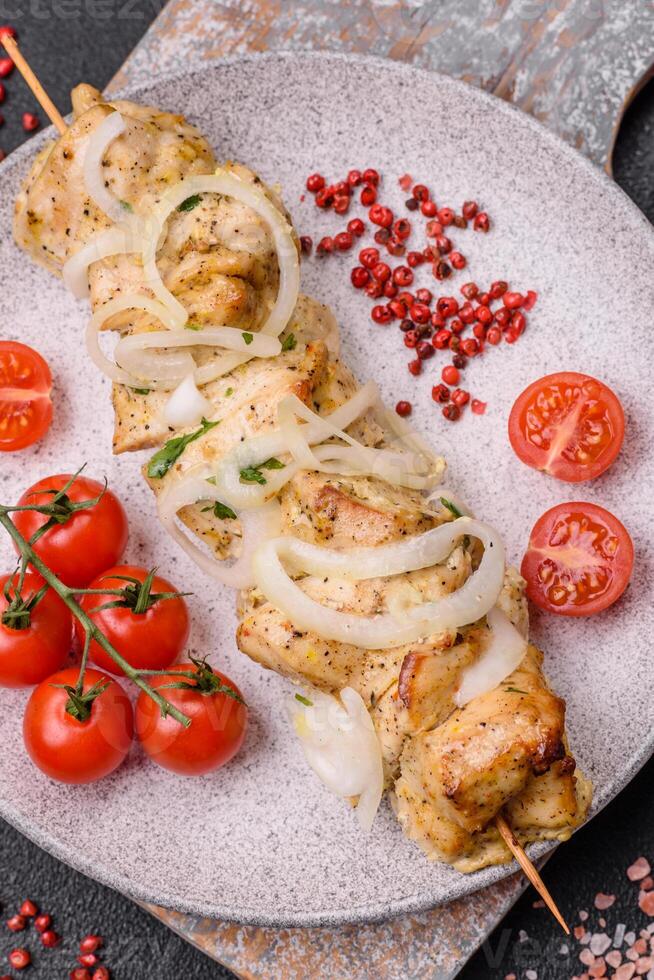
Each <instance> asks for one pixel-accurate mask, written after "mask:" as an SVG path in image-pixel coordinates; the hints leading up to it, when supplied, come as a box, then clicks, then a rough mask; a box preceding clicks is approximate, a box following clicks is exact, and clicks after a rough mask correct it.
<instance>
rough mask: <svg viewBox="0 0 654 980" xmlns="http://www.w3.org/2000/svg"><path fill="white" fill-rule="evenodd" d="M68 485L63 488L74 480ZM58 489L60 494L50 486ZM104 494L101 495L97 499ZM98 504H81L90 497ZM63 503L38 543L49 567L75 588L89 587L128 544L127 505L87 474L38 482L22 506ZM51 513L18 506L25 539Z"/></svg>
mask: <svg viewBox="0 0 654 980" xmlns="http://www.w3.org/2000/svg"><path fill="white" fill-rule="evenodd" d="M71 480H72V481H73V482H72V483H71V484H70V486H69V488H68V489H67V490H66V491H65V493H64V494H63V495H62V494H61V491H63V489H64V488H65V487H66V485H67V484H68V483H70V481H71ZM52 490H55V491H58V492H59V496H57V497H56V496H55V495H54V494H53V493H50V492H49V491H52ZM98 498H99V499H98ZM93 500H97V503H95V504H93V505H92V506H89V507H87V508H85V509H76V508H77V507H78V506H79V505H80V504H83V503H84V502H86V501H93ZM53 501H56V502H57V506H58V507H59V508H60V515H59V517H58V523H57V524H55V525H54V526H52V527H50V528H49V529H48V530H47V531H46V532H45V533H44V534H43V536H42V537H40V538H39V539H38V540H37V541H36V542H35V543H34V545H33V549H34V551H35V552H36V554H37V555H38V556H39V558H41V559H42V560H43V561H44V562H45V564H46V565H47V566H48V568H49V569H50V570H51V571H53V572H54V574H55V575H56V576H57V577H58V578H60V579H61V581H62V582H64V583H65V584H66V585H69V586H71V587H72V588H80V589H81V588H84V587H85V586H86V585H87V584H88V583H89V582H90V581H91V579H93V578H95V576H96V575H99V574H100V572H102V571H103V570H104V569H105V568H110V567H111V566H112V565H115V564H116V562H117V561H118V560H119V559H120V557H121V556H122V554H123V552H124V550H125V545H126V544H127V515H126V514H125V511H124V510H123V505H122V504H121V502H120V501H119V500H118V497H116V496H115V495H114V494H113V493H112V492H111V490H105V487H104V484H102V483H98V482H97V480H90V479H89V478H88V477H86V476H79V475H78V476H75V477H74V478H73V476H72V474H66V473H63V474H57V475H56V476H46V477H45V478H44V479H43V480H39V481H38V483H35V484H33V486H31V487H30V488H29V489H28V490H26V491H25V493H24V494H23V495H22V497H21V498H20V500H19V501H18V503H19V505H20V506H27V505H31V504H39V505H44V504H52V503H53ZM49 519H50V518H49V517H48V515H46V514H39V513H37V512H36V511H33V510H23V511H17V512H16V513H14V515H13V520H14V523H15V525H16V527H17V528H18V530H19V531H20V533H21V534H22V535H23V537H24V538H27V539H29V538H31V537H32V535H33V534H35V533H36V531H38V530H39V529H40V528H41V527H43V525H44V524H45V523H46V522H47V521H48V520H49Z"/></svg>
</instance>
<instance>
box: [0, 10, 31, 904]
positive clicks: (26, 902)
mask: <svg viewBox="0 0 654 980" xmlns="http://www.w3.org/2000/svg"><path fill="white" fill-rule="evenodd" d="M0 30H1V28H0ZM0 36H2V35H1V34H0ZM38 911H39V910H38V909H37V907H36V905H35V904H34V902H32V901H31V900H30V899H29V898H26V899H25V901H24V902H23V904H22V905H21V907H20V914H21V915H24V916H25V918H27V919H33V918H34V916H35V915H37V914H38Z"/></svg>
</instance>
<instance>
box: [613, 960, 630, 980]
mask: <svg viewBox="0 0 654 980" xmlns="http://www.w3.org/2000/svg"><path fill="white" fill-rule="evenodd" d="M635 972H636V964H635V963H623V964H622V966H619V967H618V969H617V970H616V971H615V973H614V974H613V980H631V978H632V977H633V975H634V973H635Z"/></svg>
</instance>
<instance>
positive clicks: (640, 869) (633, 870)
mask: <svg viewBox="0 0 654 980" xmlns="http://www.w3.org/2000/svg"><path fill="white" fill-rule="evenodd" d="M651 870H652V869H651V868H650V866H649V861H648V860H647V858H644V857H639V858H636V860H635V861H634V863H633V864H632V865H631V867H629V868H627V878H628V879H629V881H642V880H643V878H646V877H647V875H648V874H649V873H650V871H651Z"/></svg>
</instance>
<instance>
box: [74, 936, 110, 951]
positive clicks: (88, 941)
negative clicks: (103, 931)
mask: <svg viewBox="0 0 654 980" xmlns="http://www.w3.org/2000/svg"><path fill="white" fill-rule="evenodd" d="M103 943H104V940H103V938H102V936H98V935H97V934H96V933H94V932H91V933H89V934H88V936H84V938H83V939H82V940H81V941H80V944H79V951H80V953H95V952H96V951H97V950H98V949H100V947H101V946H102V944H103Z"/></svg>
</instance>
